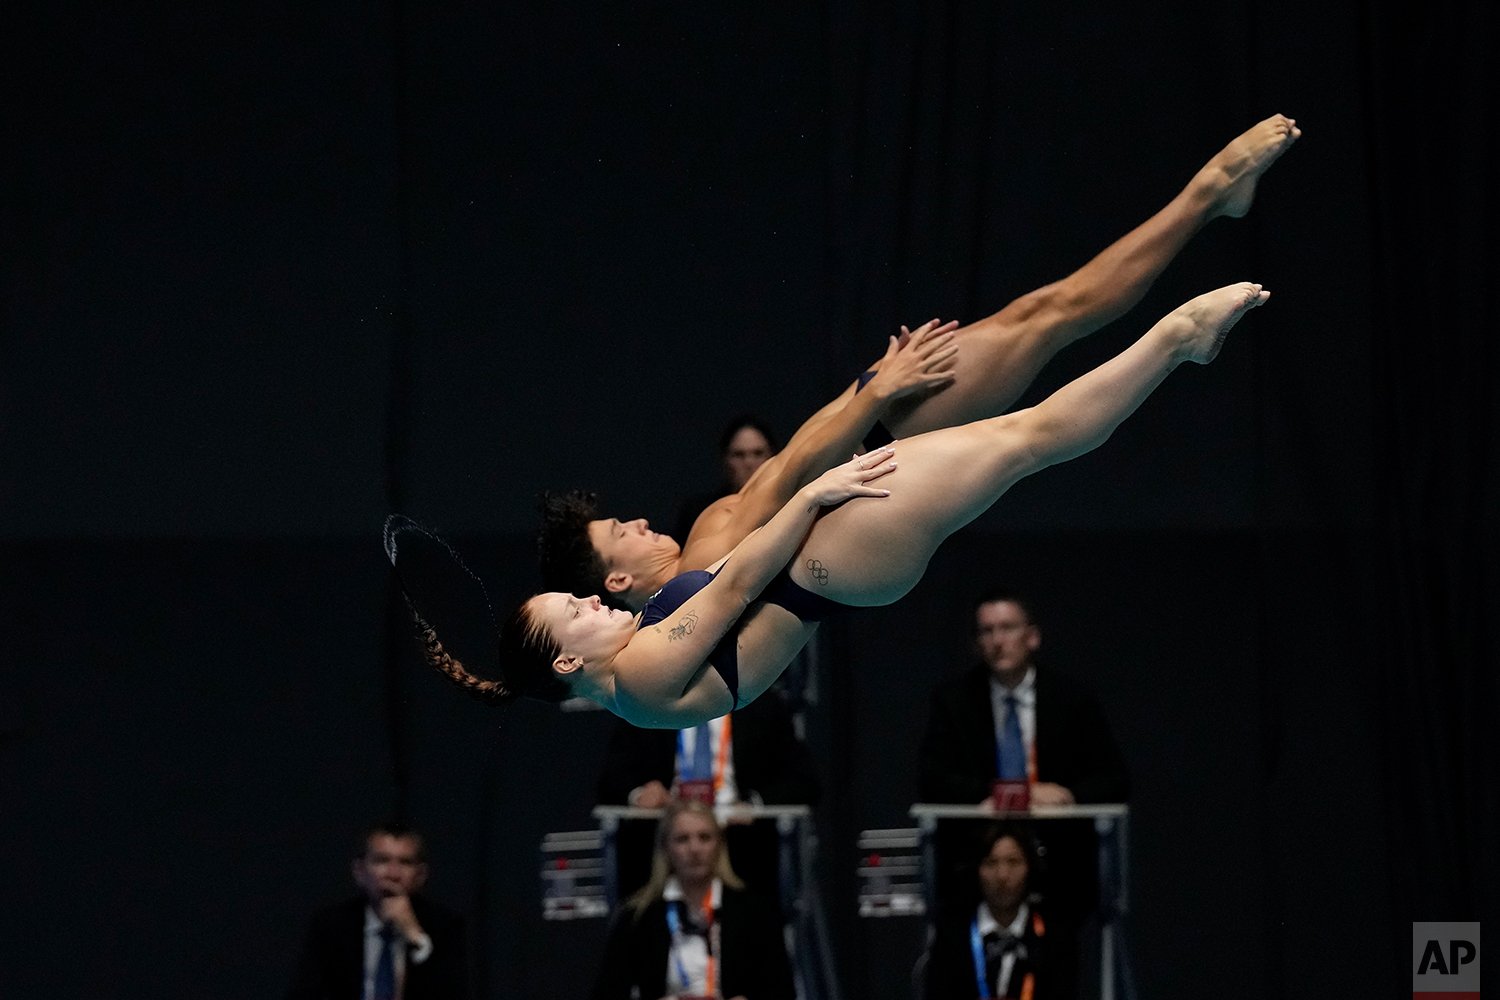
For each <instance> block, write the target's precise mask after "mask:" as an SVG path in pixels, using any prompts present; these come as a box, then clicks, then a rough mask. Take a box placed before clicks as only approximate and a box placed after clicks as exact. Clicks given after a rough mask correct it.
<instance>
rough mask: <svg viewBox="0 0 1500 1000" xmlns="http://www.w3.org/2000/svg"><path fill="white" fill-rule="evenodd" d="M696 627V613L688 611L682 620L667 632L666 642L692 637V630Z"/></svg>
mask: <svg viewBox="0 0 1500 1000" xmlns="http://www.w3.org/2000/svg"><path fill="white" fill-rule="evenodd" d="M697 627H698V613H697V612H696V611H689V612H688V613H687V614H685V615H683V616H682V620H681V621H679V622H678V623H677V625H676V626H675V627H673V628H672V629H670V630H669V631H668V632H667V641H668V642H676V641H677V640H678V639H681V638H682V637H683V636H688V635H692V634H693V630H694V629H696V628H697Z"/></svg>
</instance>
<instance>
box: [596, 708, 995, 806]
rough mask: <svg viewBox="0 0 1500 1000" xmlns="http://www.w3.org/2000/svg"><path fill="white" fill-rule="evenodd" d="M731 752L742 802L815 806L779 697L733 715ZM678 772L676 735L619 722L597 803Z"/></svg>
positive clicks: (811, 781)
mask: <svg viewBox="0 0 1500 1000" xmlns="http://www.w3.org/2000/svg"><path fill="white" fill-rule="evenodd" d="M729 752H730V754H731V755H732V756H733V758H734V777H735V784H736V785H737V786H738V787H739V791H740V798H742V799H745V800H747V801H748V800H749V799H750V797H751V796H752V795H757V794H758V795H759V796H760V798H761V801H762V802H764V803H765V804H766V805H802V804H807V805H813V804H816V802H817V800H818V791H819V789H818V779H817V776H816V775H815V774H814V772H813V765H812V755H811V754H810V753H808V751H807V746H806V744H804V743H803V742H802V741H801V740H799V739H797V736H796V731H795V730H794V729H793V728H792V713H791V710H790V709H789V708H787V704H786V699H785V698H783V697H782V696H781V695H780V694H779V693H777V692H775V691H767V692H766V693H765V694H763V695H761V696H760V697H759V698H757V699H755V700H754V701H752V702H751V703H750V704H748V705H746V706H745V707H744V708H741V709H739V710H737V711H736V712H734V714H733V717H732V720H731V723H730V742H729ZM676 770H677V730H675V729H637V728H636V727H635V726H632V725H631V724H630V723H628V722H626V721H624V720H623V719H620V720H617V721H616V723H615V729H614V732H613V734H611V736H610V740H609V750H608V751H607V754H606V756H605V759H604V770H603V772H602V773H601V774H600V775H599V788H598V792H599V802H600V803H601V804H603V805H625V804H626V798H627V797H628V796H629V795H630V792H631V790H632V789H635V788H639V787H640V786H641V785H644V784H646V783H647V782H648V781H651V780H653V779H654V780H656V781H660V782H661V783H662V784H663V785H666V786H667V787H668V788H671V787H672V779H673V777H674V775H675V774H676ZM976 801H977V798H976Z"/></svg>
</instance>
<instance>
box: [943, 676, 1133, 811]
mask: <svg viewBox="0 0 1500 1000" xmlns="http://www.w3.org/2000/svg"><path fill="white" fill-rule="evenodd" d="M1036 770H1037V780H1038V781H1049V782H1055V783H1056V784H1059V785H1063V786H1065V787H1067V788H1069V789H1071V790H1072V792H1073V797H1074V798H1075V799H1076V800H1077V801H1078V802H1080V803H1086V802H1123V801H1125V799H1126V798H1127V797H1128V796H1129V794H1130V776H1129V774H1128V773H1127V771H1126V769H1125V760H1124V758H1123V757H1121V756H1120V749H1119V747H1118V746H1117V745H1116V744H1115V739H1114V736H1113V735H1111V733H1110V730H1109V723H1108V722H1107V721H1106V720H1105V718H1104V712H1103V710H1101V709H1100V707H1099V703H1098V702H1097V701H1095V700H1094V698H1093V696H1092V695H1090V694H1089V693H1088V692H1087V691H1085V690H1084V689H1083V688H1081V687H1080V686H1079V685H1078V684H1077V683H1076V682H1075V681H1073V680H1072V679H1070V678H1069V677H1068V675H1067V674H1060V673H1058V672H1056V671H1055V670H1052V669H1051V668H1044V667H1038V668H1037V670H1036ZM995 773H996V769H995V717H994V712H993V711H992V710H991V708H990V673H989V668H988V667H986V666H985V665H984V664H982V663H981V664H977V665H975V666H973V667H971V668H970V669H968V670H966V671H965V672H964V673H962V674H960V675H958V676H956V677H952V678H949V679H948V680H945V681H943V682H942V683H941V684H939V685H938V687H937V689H936V690H935V691H934V692H933V695H932V710H931V713H930V714H929V716H928V722H927V732H926V733H925V735H924V736H923V738H922V779H921V780H922V789H921V792H922V799H923V801H925V802H962V803H965V804H973V803H975V802H978V801H980V800H981V799H983V798H984V797H985V796H986V795H988V794H989V793H990V788H991V786H992V785H993V784H994V781H995Z"/></svg>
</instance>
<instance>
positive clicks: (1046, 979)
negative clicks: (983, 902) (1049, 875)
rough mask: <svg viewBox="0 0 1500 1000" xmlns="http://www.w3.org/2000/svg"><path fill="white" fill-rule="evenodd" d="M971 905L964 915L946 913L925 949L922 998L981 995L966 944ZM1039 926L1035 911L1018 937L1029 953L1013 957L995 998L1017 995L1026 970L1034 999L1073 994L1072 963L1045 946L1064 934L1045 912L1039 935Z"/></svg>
mask: <svg viewBox="0 0 1500 1000" xmlns="http://www.w3.org/2000/svg"><path fill="white" fill-rule="evenodd" d="M977 906H978V904H977V903H976V904H975V907H977ZM975 907H970V908H969V909H968V910H966V911H965V912H962V913H950V914H948V915H947V916H945V917H944V918H943V919H941V920H940V921H939V922H938V925H937V932H936V933H935V934H934V935H933V938H932V945H931V946H930V947H929V948H928V949H927V964H926V972H925V976H924V978H925V980H926V985H925V987H924V989H923V996H924V997H925V998H926V1000H972V998H974V997H977V996H979V984H978V983H977V982H976V981H975V978H974V952H973V950H972V947H971V945H970V943H969V927H970V924H971V923H972V921H973V919H974V909H975ZM1038 926H1039V925H1038V922H1037V919H1036V917H1035V914H1033V919H1032V920H1030V921H1028V923H1027V927H1026V933H1025V934H1024V935H1023V936H1022V940H1023V941H1024V943H1025V945H1026V955H1027V957H1026V958H1025V959H1024V960H1022V959H1017V961H1016V963H1015V965H1014V966H1013V967H1012V968H1011V973H1010V981H1009V983H1008V984H1007V983H1001V984H999V985H1000V989H1001V991H1002V992H1000V993H997V994H995V995H996V996H1008V997H1019V996H1020V995H1021V983H1022V981H1023V980H1024V979H1025V978H1026V974H1027V973H1028V972H1030V973H1032V974H1033V975H1034V976H1035V977H1036V978H1035V980H1034V983H1035V989H1036V992H1035V993H1034V994H1033V997H1034V1000H1049V998H1050V1000H1057V998H1058V997H1065V998H1066V997H1071V996H1072V995H1073V990H1074V989H1075V985H1074V983H1075V980H1076V975H1075V973H1074V971H1073V970H1072V969H1071V968H1070V967H1069V966H1070V964H1071V963H1069V962H1067V961H1063V960H1061V958H1062V955H1059V949H1057V948H1052V947H1049V945H1050V943H1051V942H1052V941H1054V940H1058V939H1063V938H1067V937H1068V934H1067V933H1066V932H1065V931H1064V929H1062V928H1058V927H1055V926H1053V924H1052V923H1051V922H1050V921H1049V920H1048V919H1047V918H1046V916H1045V915H1043V916H1042V918H1041V924H1040V927H1041V928H1042V931H1043V933H1041V934H1038V933H1037V928H1038ZM1063 954H1064V955H1065V954H1067V953H1066V952H1063Z"/></svg>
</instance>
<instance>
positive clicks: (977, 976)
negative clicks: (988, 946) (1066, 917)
mask: <svg viewBox="0 0 1500 1000" xmlns="http://www.w3.org/2000/svg"><path fill="white" fill-rule="evenodd" d="M1031 926H1032V929H1033V930H1035V931H1036V932H1037V934H1038V935H1040V934H1041V933H1042V926H1041V918H1039V917H1037V915H1036V913H1035V911H1033V912H1032V921H1031ZM969 950H970V951H971V952H973V955H974V982H975V983H977V984H978V985H979V1000H994V997H995V994H994V993H992V992H990V977H989V976H987V975H986V974H985V973H986V972H987V971H988V969H986V967H985V961H984V938H983V937H982V936H981V935H980V933H979V917H978V916H977V915H976V916H975V917H974V919H973V920H972V921H970V922H969ZM996 985H997V986H998V985H999V984H998V983H997V984H996ZM1035 992H1036V976H1035V975H1033V974H1032V973H1030V972H1028V973H1026V976H1025V978H1024V979H1022V980H1021V996H1020V1000H1031V998H1032V994H1033V993H1035Z"/></svg>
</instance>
